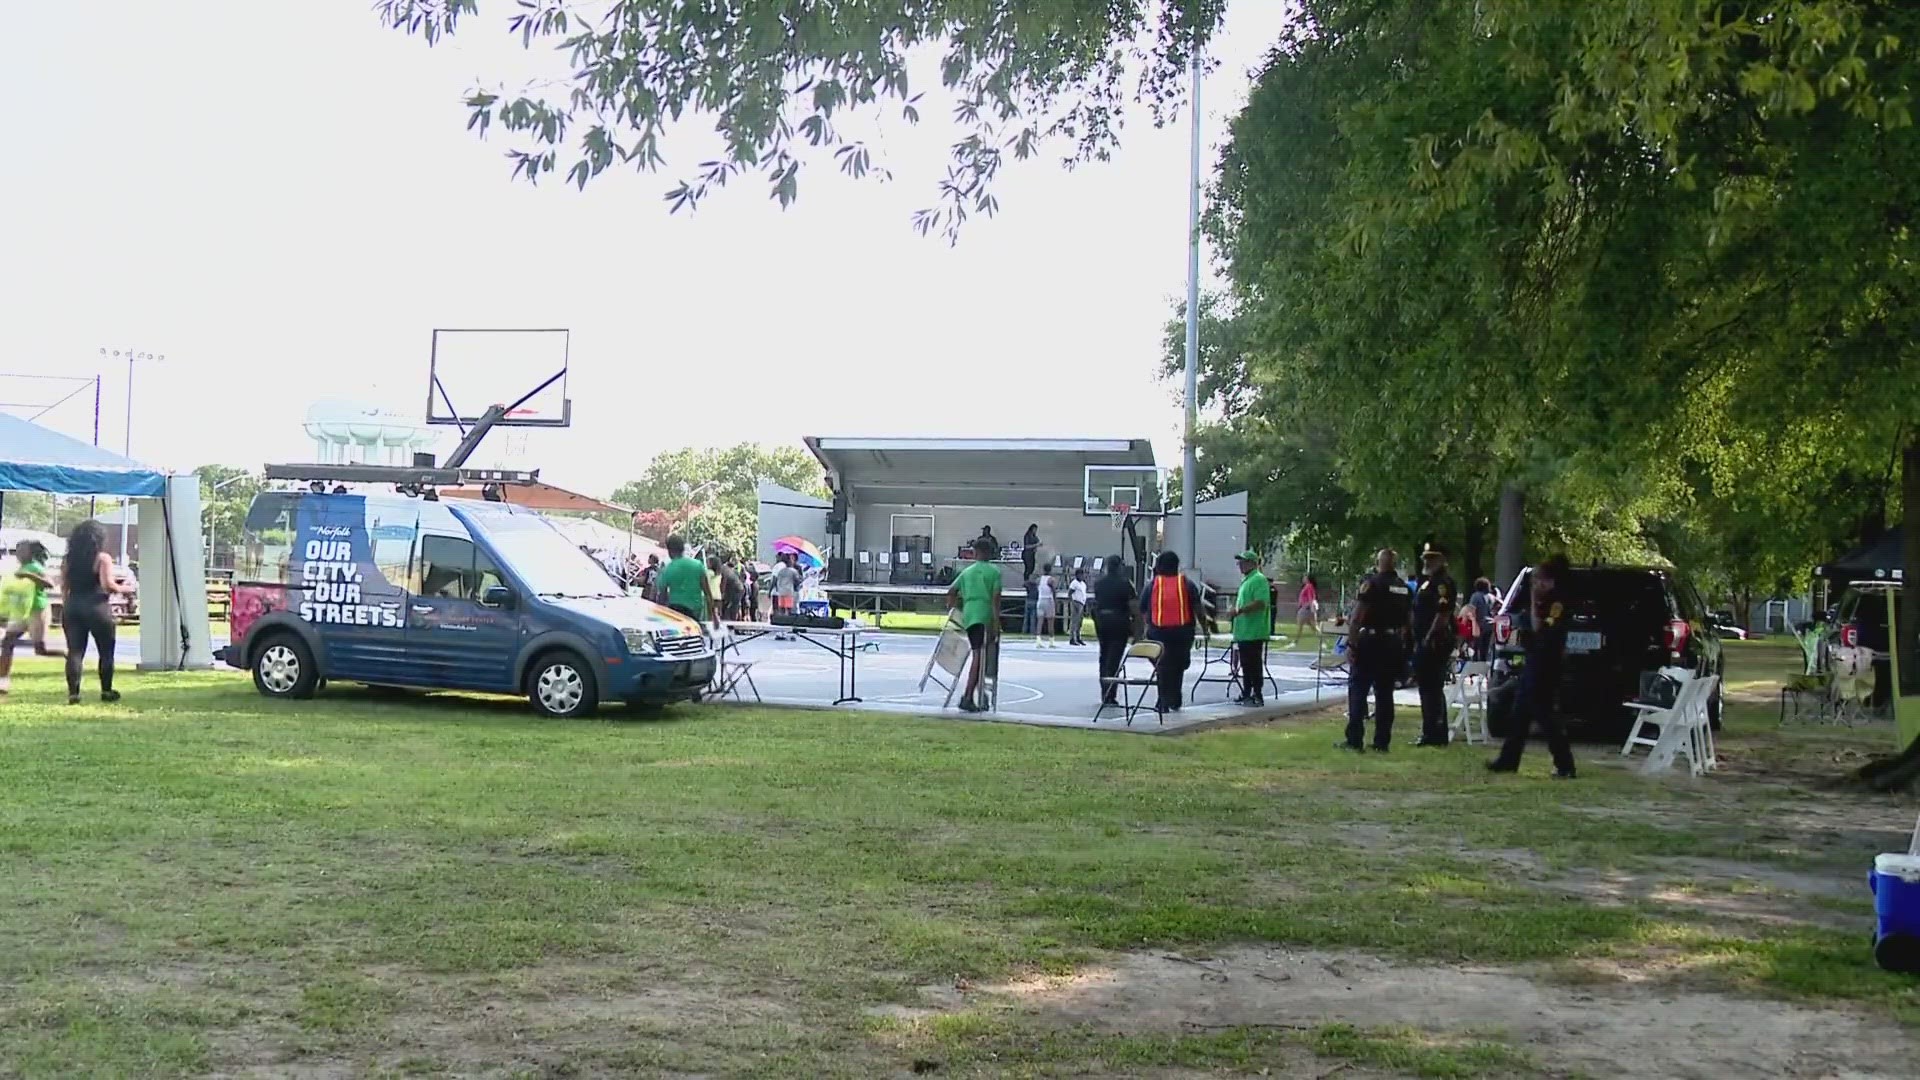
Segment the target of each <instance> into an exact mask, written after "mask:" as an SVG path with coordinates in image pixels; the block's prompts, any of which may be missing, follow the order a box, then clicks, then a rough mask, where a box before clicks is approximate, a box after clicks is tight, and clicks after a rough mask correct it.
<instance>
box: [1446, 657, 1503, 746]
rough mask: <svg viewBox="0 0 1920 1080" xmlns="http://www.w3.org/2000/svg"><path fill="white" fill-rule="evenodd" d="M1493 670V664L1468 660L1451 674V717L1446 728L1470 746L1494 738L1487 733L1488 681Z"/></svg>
mask: <svg viewBox="0 0 1920 1080" xmlns="http://www.w3.org/2000/svg"><path fill="white" fill-rule="evenodd" d="M1492 669H1493V665H1491V664H1489V663H1487V662H1486V661H1484V660H1480V661H1470V662H1468V663H1465V664H1462V665H1460V670H1459V672H1458V673H1456V674H1455V675H1454V677H1453V692H1452V694H1451V696H1450V700H1451V702H1452V704H1453V719H1452V720H1451V721H1449V722H1448V724H1447V727H1448V729H1449V731H1457V732H1459V733H1460V738H1462V739H1463V740H1465V741H1466V743H1467V744H1468V745H1469V746H1471V745H1472V744H1474V743H1475V742H1483V743H1484V742H1491V741H1492V738H1493V737H1492V736H1491V735H1489V734H1488V733H1487V680H1488V673H1489V672H1491V671H1492Z"/></svg>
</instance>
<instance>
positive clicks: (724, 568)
mask: <svg viewBox="0 0 1920 1080" xmlns="http://www.w3.org/2000/svg"><path fill="white" fill-rule="evenodd" d="M664 546H665V548H666V552H667V558H666V561H664V562H662V561H661V559H660V556H658V555H648V556H647V557H646V559H645V561H642V560H641V559H640V558H639V557H638V556H637V555H635V556H628V557H627V558H626V559H625V560H623V561H622V562H621V563H619V564H618V565H619V569H618V570H617V571H616V570H609V571H608V572H609V573H611V574H613V576H614V578H615V579H616V580H617V581H619V582H620V583H621V584H622V585H624V586H626V587H627V589H629V590H630V591H632V592H634V593H636V594H638V595H640V596H642V597H644V598H646V599H648V600H652V601H654V602H656V603H660V604H665V605H666V606H667V607H670V608H672V609H674V610H675V611H678V612H680V613H681V614H683V615H686V616H688V617H690V618H693V619H695V620H696V621H698V622H702V623H709V624H715V625H717V624H719V623H722V622H753V621H755V620H758V619H761V618H765V617H767V616H769V615H772V614H775V613H785V614H792V613H793V611H794V609H795V607H796V606H797V604H798V601H799V597H800V592H801V589H802V587H803V586H804V584H805V581H806V576H807V574H806V571H805V570H803V569H802V568H801V565H800V558H799V556H797V555H792V554H787V553H782V554H780V555H777V556H775V561H774V564H773V565H772V567H770V568H766V569H763V568H762V567H763V566H764V564H759V563H755V562H754V561H753V560H751V559H736V558H729V557H726V556H722V555H717V554H710V555H708V556H707V557H706V558H705V559H704V560H702V559H700V558H696V557H694V556H692V555H689V554H687V542H686V540H685V539H684V538H683V537H680V536H677V535H676V536H669V537H667V541H666V544H665V545H664ZM583 550H585V549H583ZM588 554H592V552H590V551H589V552H588Z"/></svg>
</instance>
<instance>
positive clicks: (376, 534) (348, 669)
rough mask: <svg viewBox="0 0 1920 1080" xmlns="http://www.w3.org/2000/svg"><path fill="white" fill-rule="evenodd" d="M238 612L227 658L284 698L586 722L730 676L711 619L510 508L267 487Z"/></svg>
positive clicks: (258, 507)
mask: <svg viewBox="0 0 1920 1080" xmlns="http://www.w3.org/2000/svg"><path fill="white" fill-rule="evenodd" d="M231 619H232V641H233V643H232V644H231V645H229V646H228V647H227V648H226V649H224V650H223V651H222V653H221V660H222V661H224V662H225V663H226V664H228V665H229V666H232V667H235V668H240V669H242V670H247V671H251V672H253V684H254V686H255V687H257V688H258V689H259V691H260V692H261V693H262V694H265V695H266V696H268V697H275V698H304V697H308V696H311V695H312V694H313V692H314V691H315V690H316V689H318V688H319V687H320V686H322V685H323V684H324V683H326V682H328V681H333V680H337V681H343V682H358V683H366V684H368V685H373V686H396V687H412V688H419V689H426V690H477V691H484V692H487V693H500V694H525V695H526V696H527V699H528V700H529V701H531V702H532V703H533V707H534V708H535V709H537V710H539V711H540V712H542V713H545V714H546V715H548V716H559V717H573V716H585V715H587V714H589V713H591V712H593V710H594V709H595V708H596V707H597V706H598V705H599V704H600V703H601V702H602V701H624V702H629V703H634V704H661V703H666V702H671V701H682V700H690V699H697V698H698V696H699V694H700V691H701V689H702V688H703V687H705V686H706V684H707V682H708V681H709V680H710V679H711V678H712V677H713V669H714V653H713V647H712V645H711V644H710V642H709V641H708V639H707V637H706V635H705V633H704V632H703V631H702V628H701V627H700V625H699V624H698V623H696V622H695V621H694V620H692V619H690V618H687V617H686V616H684V615H682V614H680V613H679V612H676V611H673V610H671V609H669V608H666V607H662V606H660V605H657V604H652V603H649V602H647V601H645V600H642V599H640V598H639V597H637V596H630V595H628V594H627V592H626V590H625V588H624V587H622V586H621V585H620V583H619V582H617V581H615V580H614V579H613V577H612V575H610V574H608V573H607V571H606V569H605V568H603V567H602V566H601V565H600V564H599V563H598V562H596V561H594V559H593V558H592V557H590V556H588V555H587V554H586V553H585V552H582V551H581V550H580V549H579V548H578V547H576V546H574V544H573V543H572V542H571V541H569V540H568V539H567V538H566V537H565V536H563V535H561V533H560V532H559V530H557V529H555V528H554V527H553V526H552V525H551V524H549V523H548V522H547V521H546V519H544V518H542V517H540V516H539V515H538V514H536V513H534V512H532V511H530V510H525V509H522V508H519V507H515V506H510V505H508V504H505V503H493V502H478V501H466V500H449V501H447V502H439V501H435V500H432V499H415V498H405V497H402V496H398V495H350V494H321V493H316V492H301V491H270V492H263V493H261V494H260V495H258V496H256V497H255V498H254V501H253V505H252V506H251V507H250V508H249V510H248V511H247V522H246V531H245V535H244V538H243V542H242V545H241V550H240V551H239V553H238V558H237V565H236V567H235V570H234V581H233V610H232V616H231Z"/></svg>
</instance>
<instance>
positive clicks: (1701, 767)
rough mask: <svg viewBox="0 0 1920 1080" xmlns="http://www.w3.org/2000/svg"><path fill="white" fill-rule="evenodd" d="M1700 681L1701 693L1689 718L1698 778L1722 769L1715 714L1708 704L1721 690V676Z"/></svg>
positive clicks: (1693, 757) (1692, 752)
mask: <svg viewBox="0 0 1920 1080" xmlns="http://www.w3.org/2000/svg"><path fill="white" fill-rule="evenodd" d="M1699 681H1700V682H1701V684H1702V685H1701V687H1700V693H1699V694H1698V695H1696V697H1695V699H1694V708H1693V712H1692V713H1691V714H1690V715H1689V716H1688V717H1687V722H1688V723H1689V724H1690V725H1691V729H1690V730H1691V734H1692V743H1691V746H1690V747H1689V750H1690V752H1691V753H1690V756H1691V758H1692V760H1693V766H1694V768H1693V772H1694V775H1696V776H1698V775H1699V774H1701V773H1703V772H1711V771H1712V770H1714V769H1717V768H1719V767H1720V758H1719V756H1718V755H1717V754H1716V753H1715V751H1714V747H1713V714H1712V713H1711V712H1710V711H1709V710H1708V709H1707V703H1708V702H1710V701H1712V700H1713V695H1714V691H1715V690H1716V689H1718V688H1719V685H1720V676H1718V675H1709V676H1707V677H1706V678H1704V679H1701V680H1699Z"/></svg>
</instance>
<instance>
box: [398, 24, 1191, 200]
mask: <svg viewBox="0 0 1920 1080" xmlns="http://www.w3.org/2000/svg"><path fill="white" fill-rule="evenodd" d="M1225 7H1226V0H991V2H984V3H983V2H981V0H911V2H908V0H762V2H757V3H749V4H742V3H739V2H738V0H609V2H608V3H606V4H603V5H600V6H599V8H598V9H596V11H595V12H594V13H592V14H588V13H586V12H583V11H582V10H581V5H579V4H576V3H572V2H570V0H517V2H515V3H513V4H508V3H506V2H504V0H501V2H499V3H498V4H497V5H496V4H489V5H487V10H488V12H492V11H495V10H496V9H497V10H498V12H499V14H494V15H488V14H483V12H482V5H481V3H480V0H379V3H378V5H377V10H378V12H379V16H380V18H381V20H382V22H383V23H384V24H385V25H387V26H389V27H391V28H394V29H397V30H400V31H402V32H404V33H407V34H410V35H414V36H417V37H420V38H422V39H423V40H425V41H426V42H427V43H428V44H429V45H432V44H435V43H438V42H440V41H442V40H444V39H446V38H448V37H451V36H453V35H455V34H456V33H458V34H462V35H465V34H468V33H477V32H491V33H496V34H498V33H503V32H504V33H505V34H507V35H510V36H511V37H512V38H514V39H517V40H518V42H519V44H520V46H521V47H522V48H523V49H524V50H527V51H529V52H531V51H534V50H543V51H546V52H547V53H549V54H551V55H552V56H553V59H554V63H552V64H549V65H545V66H539V65H536V71H535V72H534V73H533V74H532V75H531V76H530V77H529V78H527V79H525V80H522V81H520V82H517V83H515V84H513V85H507V84H505V83H490V84H488V85H484V86H476V87H474V88H473V89H472V90H471V91H470V92H469V93H468V95H467V97H466V104H467V107H468V110H469V113H470V115H469V119H468V123H467V127H468V129H469V130H472V131H474V132H476V133H478V134H479V135H481V136H483V137H484V136H485V135H487V134H488V133H489V132H490V131H491V130H492V129H494V128H496V127H499V128H504V129H505V130H506V131H507V132H508V133H509V135H510V136H511V138H512V139H513V142H514V145H513V147H512V148H511V149H510V150H509V151H508V153H507V157H508V160H509V161H510V162H511V163H512V173H513V175H514V176H515V177H519V178H523V179H525V180H527V181H529V182H538V181H539V180H540V179H541V178H542V177H545V176H548V175H551V174H560V175H562V176H564V178H565V179H566V180H567V181H568V182H570V183H573V184H575V185H578V186H580V187H585V186H586V185H587V183H588V182H590V181H591V180H592V179H593V178H595V177H597V176H599V175H600V174H602V173H603V172H605V171H606V170H608V169H610V168H613V167H615V166H616V165H619V166H625V167H628V168H633V169H637V170H640V171H643V172H653V171H657V170H660V169H663V168H666V167H667V164H668V163H667V157H666V153H667V149H668V148H667V145H666V142H667V137H668V134H669V129H670V128H671V127H673V126H674V125H675V124H678V123H680V122H683V121H685V120H686V119H687V118H688V117H689V116H692V115H699V116H701V117H702V118H703V119H709V120H710V121H711V123H712V125H713V130H714V132H715V133H716V134H717V135H718V136H719V137H720V139H721V141H722V143H723V144H724V149H723V151H722V153H721V155H720V156H719V157H717V158H714V159H712V160H708V161H702V162H700V163H698V164H697V165H696V166H694V167H693V168H691V169H687V168H686V167H685V166H684V165H682V166H678V168H680V169H682V170H683V171H684V178H683V179H681V180H680V181H679V182H678V183H677V184H676V185H675V186H674V187H673V188H672V190H670V191H669V192H668V193H667V199H668V201H669V202H670V203H671V205H672V206H673V208H674V209H676V210H678V209H681V208H692V207H694V206H696V205H698V203H699V202H700V201H701V199H703V198H704V197H706V196H707V195H708V194H709V193H711V192H712V191H714V190H715V189H717V188H721V187H724V186H726V185H727V184H728V183H730V182H733V181H735V180H739V179H743V178H745V177H747V176H750V175H758V176H759V178H760V179H761V181H762V182H764V183H765V184H766V185H767V186H768V188H769V190H770V193H771V195H772V197H773V198H775V199H777V200H779V202H780V204H781V205H782V206H785V205H788V204H790V203H792V202H793V200H794V199H795V198H796V197H797V195H798V193H799V182H800V173H801V171H802V169H803V168H804V167H805V166H806V165H808V164H812V163H819V162H822V161H831V162H832V163H833V165H834V167H835V168H837V169H838V171H840V172H841V173H844V174H847V175H849V176H852V177H867V176H878V177H884V176H886V175H888V174H887V171H886V168H885V165H884V163H882V162H881V161H880V160H879V159H878V158H877V156H876V150H875V148H874V146H873V143H872V142H871V141H870V137H869V135H870V133H872V132H874V131H875V130H876V128H875V125H876V122H878V121H881V120H884V119H892V118H895V117H897V118H898V119H899V120H900V121H901V122H904V123H909V124H912V123H917V122H919V120H920V119H921V116H922V113H923V111H927V110H931V109H935V108H938V109H940V110H942V111H947V112H949V113H950V114H951V116H952V123H953V125H954V126H955V128H956V129H957V135H956V138H955V140H954V142H953V143H952V150H951V161H950V164H949V166H948V169H947V172H946V176H945V177H944V178H943V179H942V180H941V181H940V185H939V203H938V205H936V206H935V207H932V208H929V209H927V210H923V211H921V212H919V213H918V214H916V215H915V219H914V225H915V227H916V228H918V229H919V230H920V231H921V232H923V233H924V232H939V233H943V234H945V235H946V236H948V237H949V238H951V237H953V236H954V235H955V233H956V231H957V230H958V229H959V228H960V226H961V225H962V224H963V223H964V222H965V221H966V220H967V218H968V217H969V216H970V215H973V214H992V213H993V212H994V209H995V206H996V203H995V198H994V195H993V192H992V185H993V180H994V178H995V176H996V175H997V174H998V172H999V170H1000V168H1001V166H1002V164H1003V163H1004V162H1006V161H1007V160H1009V159H1013V160H1021V159H1026V158H1030V157H1033V156H1034V155H1036V154H1038V153H1041V152H1042V151H1043V150H1045V149H1046V148H1047V147H1049V146H1053V145H1061V146H1062V147H1063V148H1064V153H1065V155H1066V157H1067V160H1068V161H1069V162H1073V161H1083V160H1089V159H1104V158H1105V157H1106V156H1107V155H1108V154H1109V153H1110V152H1111V151H1112V149H1113V147H1114V146H1115V145H1116V143H1117V140H1118V134H1119V128H1120V124H1121V112H1122V109H1123V107H1124V106H1125V105H1126V104H1127V102H1128V101H1129V100H1131V99H1135V98H1138V99H1141V100H1144V101H1146V102H1147V103H1148V104H1149V105H1150V106H1151V107H1152V108H1153V109H1154V110H1155V115H1156V117H1159V116H1164V115H1166V114H1167V112H1168V111H1169V109H1170V108H1171V107H1174V106H1177V104H1178V102H1179V100H1180V94H1181V75H1182V73H1183V72H1184V70H1185V69H1186V67H1187V66H1188V64H1189V62H1190V58H1191V57H1192V55H1193V49H1194V48H1195V47H1196V46H1204V44H1205V42H1206V40H1207V38H1208V36H1209V35H1210V34H1211V33H1212V32H1213V30H1214V29H1215V27H1217V26H1218V24H1219V22H1220V18H1221V15H1222V12H1223V11H1224V9H1225ZM935 54H937V56H936V55H935ZM921 60H924V61H925V64H924V65H920V64H917V63H916V61H921ZM917 66H920V67H922V70H926V69H929V68H932V69H937V72H938V74H937V76H936V77H937V80H938V84H939V86H938V88H939V91H940V92H941V94H942V95H943V96H942V97H941V98H939V99H937V100H936V101H933V102H929V101H926V100H925V94H926V93H927V90H928V89H929V88H928V87H925V86H921V85H919V84H917V83H916V81H915V74H916V73H915V68H916V67H917Z"/></svg>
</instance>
